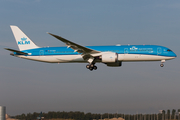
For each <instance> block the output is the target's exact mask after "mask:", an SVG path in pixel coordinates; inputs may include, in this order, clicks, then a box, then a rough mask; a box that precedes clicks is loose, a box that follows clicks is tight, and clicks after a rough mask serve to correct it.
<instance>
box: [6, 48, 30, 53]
mask: <svg viewBox="0 0 180 120" xmlns="http://www.w3.org/2000/svg"><path fill="white" fill-rule="evenodd" d="M4 49H6V50H9V51H12V52H16V53H19V54H22V55H28V53H25V52H21V51H18V50H13V49H9V48H4Z"/></svg>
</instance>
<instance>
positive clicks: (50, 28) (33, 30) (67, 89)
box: [0, 0, 180, 115]
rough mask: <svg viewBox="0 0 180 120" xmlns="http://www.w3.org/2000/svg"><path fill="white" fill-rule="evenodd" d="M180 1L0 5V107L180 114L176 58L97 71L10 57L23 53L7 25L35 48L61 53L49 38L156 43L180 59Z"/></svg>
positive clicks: (29, 0) (25, 0)
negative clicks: (18, 51)
mask: <svg viewBox="0 0 180 120" xmlns="http://www.w3.org/2000/svg"><path fill="white" fill-rule="evenodd" d="M179 13H180V1H176V0H171V1H169V0H160V1H157V0H151V1H144V0H137V1H134V0H128V1H127V0H126V1H125V0H124V1H123V0H76V1H75V0H53V1H49V0H0V18H1V22H0V55H1V59H0V76H1V78H0V96H1V97H0V105H2V106H6V107H7V113H8V114H10V115H17V114H21V113H29V112H31V113H32V112H40V111H43V112H48V111H82V112H92V113H105V112H109V113H115V112H117V111H118V112H119V113H131V114H133V113H137V112H138V113H157V112H158V110H161V109H165V110H166V109H179V106H178V105H179V104H180V96H179V91H180V87H179V85H180V80H179V78H180V64H179V58H178V57H177V58H176V59H174V60H171V61H167V62H166V63H165V67H163V68H161V67H160V66H159V65H160V62H137V63H136V62H134V63H133V62H130V63H123V66H122V67H118V68H110V67H107V66H106V65H104V64H100V63H99V64H97V66H98V70H97V71H93V72H90V71H89V70H87V69H86V68H85V65H86V64H84V63H83V64H78V63H69V64H67V63H65V64H49V63H41V62H35V61H29V60H24V59H20V58H16V57H12V56H10V55H9V53H10V52H9V51H6V50H4V48H6V47H8V48H13V49H18V47H17V45H16V43H15V39H14V36H13V34H12V32H11V29H10V27H9V25H17V26H18V27H19V28H20V29H22V30H23V31H24V33H25V34H27V35H28V36H29V37H30V38H31V39H32V40H33V42H35V43H36V44H37V45H38V46H64V44H63V43H62V42H60V41H59V40H57V39H55V38H54V37H52V36H50V35H48V34H47V33H46V32H51V33H54V34H57V35H60V36H62V37H64V38H67V39H69V40H71V41H73V42H76V43H79V44H81V45H115V44H155V45H162V46H166V47H168V48H170V49H172V50H173V51H174V52H175V53H176V54H177V56H178V55H179V53H180V51H179V45H180V40H179V39H180V15H179Z"/></svg>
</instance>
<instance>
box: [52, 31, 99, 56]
mask: <svg viewBox="0 0 180 120" xmlns="http://www.w3.org/2000/svg"><path fill="white" fill-rule="evenodd" d="M48 34H50V35H52V36H53V37H55V38H57V39H59V40H61V41H62V42H64V43H65V44H66V46H68V47H70V48H72V49H73V50H74V51H75V52H78V53H82V54H93V53H100V51H96V50H93V49H90V48H87V47H84V46H81V45H78V44H76V43H74V42H71V41H69V40H67V39H65V38H62V37H60V36H57V35H54V34H51V33H48Z"/></svg>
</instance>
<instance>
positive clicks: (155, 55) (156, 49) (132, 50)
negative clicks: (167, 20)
mask: <svg viewBox="0 0 180 120" xmlns="http://www.w3.org/2000/svg"><path fill="white" fill-rule="evenodd" d="M11 29H12V31H13V34H14V36H15V39H16V43H17V45H18V47H19V49H20V51H18V50H13V49H9V48H5V49H7V50H10V51H12V52H13V53H11V55H13V56H16V57H20V58H24V59H29V60H35V61H41V62H48V63H84V62H87V63H89V64H88V65H87V66H86V67H87V68H88V69H90V70H96V69H97V66H95V63H97V62H101V63H105V64H106V65H107V66H111V67H115V66H121V64H122V62H131V61H133V62H135V61H161V65H160V66H161V67H163V66H164V65H163V63H164V62H165V61H166V60H170V59H174V58H175V57H177V56H176V54H175V53H174V52H173V51H172V50H170V49H169V48H167V47H163V46H158V45H114V46H113V45H112V46H81V45H79V44H76V43H74V42H71V41H69V40H67V39H64V38H62V37H60V36H57V35H54V34H51V33H48V34H50V35H52V36H54V37H55V38H57V39H59V40H61V41H62V42H64V43H65V44H66V46H67V47H38V46H37V45H35V44H34V43H33V42H32V41H31V40H30V39H29V38H28V37H27V36H26V35H25V34H24V33H23V32H22V31H21V30H20V29H19V28H18V27H17V26H11Z"/></svg>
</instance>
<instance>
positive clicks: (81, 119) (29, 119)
mask: <svg viewBox="0 0 180 120" xmlns="http://www.w3.org/2000/svg"><path fill="white" fill-rule="evenodd" d="M40 114H41V113H36V112H34V113H32V114H31V113H28V114H22V115H17V116H15V117H14V118H16V119H20V120H35V119H37V117H39V115H40ZM115 116H117V114H108V113H105V114H92V113H86V114H85V113H84V112H79V111H77V112H72V111H70V112H64V111H63V112H48V113H42V117H44V119H43V120H49V119H59V118H61V119H73V120H93V119H97V120H98V119H101V118H102V119H104V118H108V117H109V118H114V117H115Z"/></svg>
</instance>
